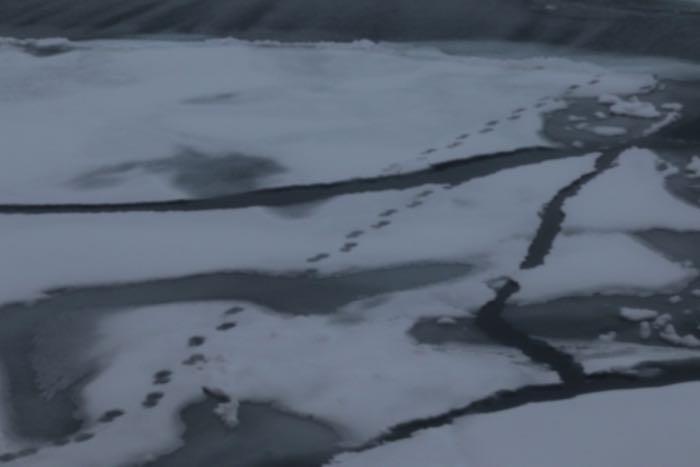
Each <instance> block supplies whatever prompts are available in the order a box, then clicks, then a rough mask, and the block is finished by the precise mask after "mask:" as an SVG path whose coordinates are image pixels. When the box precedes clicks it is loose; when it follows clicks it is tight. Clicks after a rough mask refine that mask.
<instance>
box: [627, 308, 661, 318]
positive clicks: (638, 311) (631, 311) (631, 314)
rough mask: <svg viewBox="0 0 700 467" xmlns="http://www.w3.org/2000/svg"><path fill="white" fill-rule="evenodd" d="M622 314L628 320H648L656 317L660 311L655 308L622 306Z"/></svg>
mask: <svg viewBox="0 0 700 467" xmlns="http://www.w3.org/2000/svg"><path fill="white" fill-rule="evenodd" d="M620 316H621V317H623V318H624V319H626V320H627V321H635V322H636V321H646V320H651V319H656V318H657V317H658V316H659V313H658V312H657V311H654V310H645V309H643V308H627V307H622V308H621V309H620Z"/></svg>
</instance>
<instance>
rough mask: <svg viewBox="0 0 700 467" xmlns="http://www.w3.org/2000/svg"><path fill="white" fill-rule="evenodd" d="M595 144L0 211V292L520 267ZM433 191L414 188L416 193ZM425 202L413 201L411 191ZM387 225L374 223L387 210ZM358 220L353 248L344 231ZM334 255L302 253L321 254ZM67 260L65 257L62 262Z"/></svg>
mask: <svg viewBox="0 0 700 467" xmlns="http://www.w3.org/2000/svg"><path fill="white" fill-rule="evenodd" d="M594 157H595V156H594V155H588V156H583V157H574V158H568V159H563V160H558V161H553V162H547V163H540V164H535V165H532V166H526V167H522V168H517V169H510V170H505V171H502V172H500V173H497V174H495V175H492V176H489V177H485V178H481V179H477V180H472V181H470V182H469V183H466V184H463V185H460V186H458V187H456V188H454V189H451V190H443V189H442V187H440V186H422V187H419V188H414V189H409V190H403V191H386V192H379V193H366V194H360V195H348V196H342V197H337V198H333V199H332V200H329V201H327V202H325V203H321V204H318V203H317V204H314V205H312V206H306V207H301V208H289V209H267V208H250V209H240V210H228V211H208V212H196V213H195V212H192V213H176V212H171V213H126V214H107V215H87V214H86V215H82V214H65V215H42V216H21V215H19V216H0V230H1V231H2V232H3V242H0V258H3V262H4V264H17V265H20V264H21V265H22V267H21V268H16V269H15V270H13V271H12V273H11V274H7V275H6V276H4V277H3V280H2V281H0V303H3V302H8V301H12V300H26V299H33V298H36V297H38V296H40V293H41V292H42V291H45V290H47V289H50V288H55V287H60V286H80V285H88V284H99V283H112V282H125V281H134V280H142V279H153V278H161V277H162V278H165V277H178V276H186V275H191V274H197V273H203V272H214V271H228V270H265V271H272V272H275V271H277V272H285V271H289V270H299V271H300V270H304V269H306V268H308V267H310V266H313V267H316V268H318V269H319V271H320V272H321V273H324V274H328V273H334V272H339V271H343V270H347V269H351V268H370V267H382V266H389V265H393V264H398V263H408V262H415V261H447V262H466V263H472V264H476V265H480V267H482V268H484V269H485V270H487V271H488V272H486V274H496V275H502V274H508V273H509V272H510V271H511V270H512V269H515V268H517V263H518V261H519V260H520V258H522V256H523V255H524V254H525V251H526V248H527V242H528V239H529V238H532V236H533V235H534V232H535V230H536V228H537V224H538V221H539V218H538V216H537V213H538V211H539V210H540V208H541V206H542V205H544V204H545V203H546V202H547V201H548V200H549V199H550V198H551V197H552V196H553V195H554V193H556V191H557V190H558V189H559V188H560V187H561V186H564V185H566V184H568V183H570V182H571V181H572V180H573V179H575V178H577V177H579V176H580V175H581V174H583V173H585V172H588V171H590V170H591V168H592V166H593V163H594ZM426 190H428V191H431V192H432V193H430V194H428V195H427V196H423V197H421V194H425V193H427V191H426ZM415 199H420V200H422V201H423V203H424V204H422V205H420V206H417V207H415V208H408V207H407V205H409V204H411V202H412V200H415ZM388 209H397V210H398V212H397V213H396V214H395V215H393V216H392V217H391V218H390V221H391V224H390V225H388V226H385V227H384V228H381V229H373V228H372V227H371V226H372V225H376V223H377V222H378V221H379V220H381V219H383V218H382V217H380V216H379V215H380V214H381V213H382V212H384V211H386V210H388ZM357 229H362V230H365V232H366V233H365V234H364V235H363V236H362V237H360V238H359V239H357V240H356V241H357V242H358V246H357V248H355V249H354V250H352V251H351V252H350V253H342V252H340V248H341V247H342V246H343V244H344V243H345V242H346V241H347V240H346V238H345V236H346V235H347V234H348V233H349V232H352V231H354V230H357ZM324 252H325V253H328V254H330V255H331V256H330V257H329V258H328V259H327V260H326V261H323V262H319V263H316V264H310V263H307V258H311V257H313V256H315V255H316V254H318V253H324ZM68 266H70V267H68Z"/></svg>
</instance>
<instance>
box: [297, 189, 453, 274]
mask: <svg viewBox="0 0 700 467" xmlns="http://www.w3.org/2000/svg"><path fill="white" fill-rule="evenodd" d="M446 188H451V187H449V186H446ZM433 193H434V190H432V189H428V190H424V191H422V192H420V193H418V194H417V195H415V196H414V197H413V199H411V200H410V202H408V203H407V204H406V206H405V207H406V208H408V209H414V208H417V207H419V206H421V205H423V203H424V200H425V199H426V198H427V197H428V196H430V195H432V194H433ZM399 212H400V211H399V209H397V208H390V209H386V210H384V211H382V212H380V213H379V214H378V216H377V219H376V222H374V223H373V224H371V225H370V226H369V228H368V229H357V230H353V231H351V232H349V233H348V234H346V235H345V239H344V240H345V241H344V243H343V244H342V245H341V246H340V247H339V248H338V251H339V252H340V253H350V252H351V251H352V250H354V249H355V248H357V247H358V246H359V244H360V242H359V239H360V238H361V237H363V236H365V235H366V234H367V233H368V232H367V230H369V229H371V230H381V229H384V228H386V227H388V226H390V225H391V218H392V217H394V216H395V215H396V214H398V213H399ZM330 257H331V254H330V253H325V252H324V253H317V254H315V255H313V256H310V257H309V258H307V259H306V262H307V263H310V264H313V263H319V262H321V261H324V260H327V259H329V258H330ZM309 272H311V273H315V272H316V270H314V269H311V270H309Z"/></svg>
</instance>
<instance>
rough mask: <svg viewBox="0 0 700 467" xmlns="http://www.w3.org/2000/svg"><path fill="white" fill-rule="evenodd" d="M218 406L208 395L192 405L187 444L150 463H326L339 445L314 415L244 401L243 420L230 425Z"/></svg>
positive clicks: (167, 466)
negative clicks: (223, 418)
mask: <svg viewBox="0 0 700 467" xmlns="http://www.w3.org/2000/svg"><path fill="white" fill-rule="evenodd" d="M214 409H215V404H214V403H213V402H211V401H207V400H205V401H201V402H196V403H193V404H191V405H189V406H188V407H186V408H185V409H184V410H183V411H182V413H181V418H182V421H183V423H184V425H185V427H186V431H185V434H184V436H183V446H182V447H181V448H180V449H178V450H176V451H174V452H172V453H170V454H166V455H164V456H161V457H159V458H158V459H157V460H155V461H153V462H149V463H147V464H144V467H193V466H207V467H309V466H317V465H322V464H325V463H326V462H327V461H329V460H330V458H331V457H332V455H333V454H335V453H336V452H337V450H338V443H339V442H340V438H339V436H338V435H337V434H336V433H335V432H334V431H333V429H332V428H331V427H329V426H326V425H324V424H323V423H321V422H319V421H316V420H313V419H311V418H310V417H303V416H298V415H294V414H291V413H288V412H285V411H283V410H280V409H278V408H275V407H273V406H271V405H268V404H261V403H251V402H244V403H241V404H240V405H239V407H238V424H237V425H236V426H235V427H230V426H228V425H226V424H225V423H224V422H223V421H222V420H221V419H220V418H219V417H218V416H216V415H215V414H214Z"/></svg>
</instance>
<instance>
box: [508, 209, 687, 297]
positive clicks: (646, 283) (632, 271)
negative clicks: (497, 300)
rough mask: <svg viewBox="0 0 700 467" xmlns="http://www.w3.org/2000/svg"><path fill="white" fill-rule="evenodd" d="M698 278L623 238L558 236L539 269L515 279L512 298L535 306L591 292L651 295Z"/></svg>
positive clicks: (591, 234)
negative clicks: (518, 288) (517, 285)
mask: <svg viewBox="0 0 700 467" xmlns="http://www.w3.org/2000/svg"><path fill="white" fill-rule="evenodd" d="M603 209H606V208H603ZM574 271H575V273H574ZM696 275H697V271H696V270H695V269H693V268H692V267H687V266H685V265H683V264H681V263H678V262H674V261H671V260H669V259H667V258H666V257H664V256H663V255H661V254H659V253H657V252H655V251H653V250H651V249H649V248H648V247H646V246H645V245H643V244H642V243H641V242H640V241H638V240H636V239H634V238H633V237H631V236H628V235H625V234H621V233H582V234H575V235H560V236H559V238H557V239H556V241H555V242H554V245H553V247H552V251H551V253H550V255H549V257H548V258H547V261H546V263H545V264H544V265H543V266H541V267H539V268H535V269H530V270H526V271H522V272H520V273H519V274H518V276H517V277H518V281H519V282H520V284H521V286H522V290H521V291H520V292H519V293H518V294H517V295H516V298H517V299H518V300H520V301H522V302H538V301H546V300H552V299H554V298H558V297H566V296H572V295H574V296H575V295H589V294H593V293H618V292H622V291H624V292H633V293H639V294H650V293H652V292H654V291H664V290H668V289H673V288H674V287H676V286H680V285H683V284H684V283H685V282H687V281H688V280H690V279H692V278H693V277H695V276H696Z"/></svg>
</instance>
